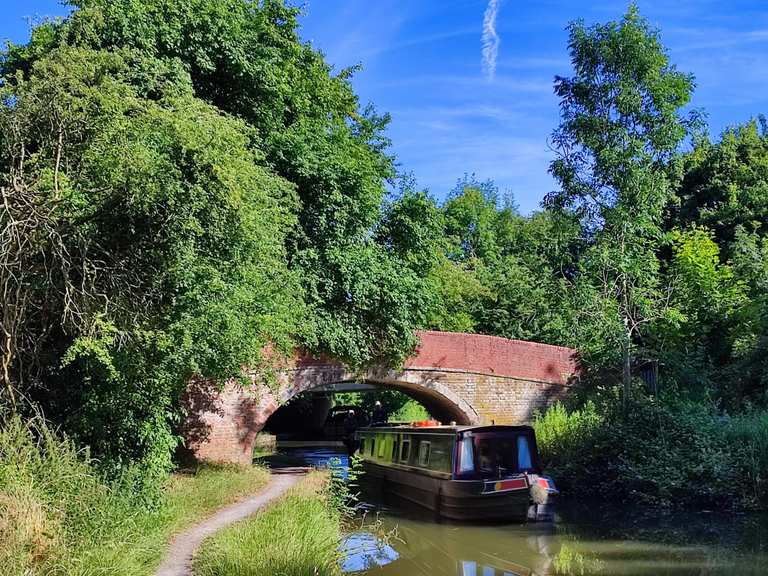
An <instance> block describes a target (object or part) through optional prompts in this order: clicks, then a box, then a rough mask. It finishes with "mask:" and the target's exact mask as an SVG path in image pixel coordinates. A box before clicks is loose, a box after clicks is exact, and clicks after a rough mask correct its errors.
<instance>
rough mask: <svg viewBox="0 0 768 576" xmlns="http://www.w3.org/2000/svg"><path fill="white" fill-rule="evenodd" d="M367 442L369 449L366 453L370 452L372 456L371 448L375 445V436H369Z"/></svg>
mask: <svg viewBox="0 0 768 576" xmlns="http://www.w3.org/2000/svg"><path fill="white" fill-rule="evenodd" d="M368 442H369V444H368V448H369V450H370V451H369V452H368V454H370V455H371V456H373V449H374V448H375V447H376V439H375V438H369V439H368Z"/></svg>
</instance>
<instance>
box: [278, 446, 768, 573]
mask: <svg viewBox="0 0 768 576" xmlns="http://www.w3.org/2000/svg"><path fill="white" fill-rule="evenodd" d="M286 452H287V454H289V455H290V457H292V458H299V459H304V461H306V462H308V463H312V464H315V465H323V464H325V463H327V462H328V461H329V460H330V459H332V458H336V457H341V458H342V459H344V462H345V463H346V459H345V457H344V456H343V455H342V454H340V453H338V452H337V451H334V450H331V449H305V450H289V451H286ZM369 504H375V505H376V510H378V512H377V513H372V512H370V511H369V512H368V514H367V522H368V524H367V525H366V524H365V523H363V525H362V526H361V528H360V530H359V531H357V532H355V533H354V534H351V535H349V536H348V537H347V541H346V545H345V550H344V551H345V558H344V560H343V567H344V569H345V571H346V572H347V573H351V574H359V575H365V576H374V575H376V576H395V575H396V576H427V575H429V576H436V575H450V576H453V575H457V576H512V575H525V576H529V575H531V576H532V575H541V576H543V575H590V574H603V575H621V576H651V575H664V576H689V575H690V576H693V575H697V576H701V575H721V574H722V575H726V574H727V575H733V576H747V575H749V576H753V575H754V576H757V575H758V574H759V575H765V574H768V515H733V514H720V513H696V514H693V513H687V514H664V513H661V512H659V513H652V514H651V513H648V511H639V510H611V509H607V508H600V507H596V506H584V505H582V506H579V505H575V504H572V503H567V504H565V505H561V506H560V508H559V510H558V514H557V521H556V522H555V523H554V524H527V525H478V524H455V523H449V522H438V521H435V519H434V518H433V517H432V516H431V515H429V514H423V513H421V512H420V511H417V510H413V509H412V508H410V507H406V506H402V505H399V504H397V503H392V502H387V503H386V505H385V506H382V505H381V504H382V503H378V502H376V503H369ZM383 534H384V535H388V536H387V537H386V538H385V539H381V538H380V535H383ZM375 535H379V536H375Z"/></svg>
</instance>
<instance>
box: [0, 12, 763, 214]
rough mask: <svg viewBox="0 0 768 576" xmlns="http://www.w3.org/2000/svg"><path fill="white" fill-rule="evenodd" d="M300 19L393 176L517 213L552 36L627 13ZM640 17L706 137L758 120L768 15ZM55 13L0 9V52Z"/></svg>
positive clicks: (539, 154)
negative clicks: (514, 206)
mask: <svg viewBox="0 0 768 576" xmlns="http://www.w3.org/2000/svg"><path fill="white" fill-rule="evenodd" d="M587 4H588V5H587ZM304 6H305V10H306V16H305V17H304V18H303V19H302V36H303V37H304V39H305V40H308V41H311V42H312V44H313V45H314V46H315V47H317V48H319V49H320V50H322V51H323V52H324V53H325V54H326V55H327V58H328V60H329V61H330V62H331V63H333V64H334V65H335V66H337V67H338V68H343V67H346V66H349V65H353V64H356V63H361V64H362V65H363V71H362V72H360V73H359V74H358V75H357V76H356V77H355V79H354V84H355V87H356V89H357V91H358V93H359V94H360V96H361V100H362V101H363V102H368V101H371V102H373V103H375V104H376V106H377V107H378V109H379V110H380V111H383V112H389V113H390V114H391V115H392V124H391V127H390V131H389V135H390V137H391V138H392V140H393V149H394V152H395V153H396V155H397V157H398V159H399V162H400V164H401V168H402V169H404V170H407V171H411V172H413V173H414V175H415V176H416V178H417V180H418V182H419V184H420V185H421V186H423V187H426V188H428V189H429V190H430V192H431V193H432V194H434V195H435V196H437V197H438V198H444V197H445V195H446V194H447V193H448V191H449V190H450V189H451V188H452V187H453V185H454V184H455V182H456V180H457V178H459V177H461V176H462V174H464V173H465V172H468V173H475V174H476V175H477V177H478V178H480V179H486V178H491V179H493V180H495V181H496V183H497V184H498V185H499V187H500V188H501V190H502V191H504V192H507V191H508V192H511V193H512V194H514V196H515V198H516V200H517V202H518V203H519V205H520V207H521V210H522V211H523V212H530V211H531V210H534V209H536V207H537V206H538V203H539V202H540V200H541V198H542V197H543V195H544V194H546V193H547V192H548V191H550V190H552V189H553V187H554V183H553V182H552V180H551V179H550V177H549V175H548V174H547V166H548V164H549V161H550V159H551V152H550V151H549V150H548V147H547V139H548V136H549V134H550V133H551V131H552V129H553V128H554V127H555V126H556V125H557V123H558V107H557V105H558V103H557V99H556V98H555V97H554V95H553V94H552V80H553V78H554V76H555V75H556V74H560V75H567V74H569V72H570V69H569V61H568V54H567V46H566V44H567V35H566V33H565V31H564V28H565V26H566V24H567V23H568V21H569V20H572V19H574V18H583V19H584V20H585V21H586V22H588V23H591V22H597V21H606V20H610V19H616V18H619V17H620V16H621V15H622V14H623V13H624V12H625V10H626V7H627V3H626V2H623V1H622V2H616V1H609V0H604V1H600V0H597V1H594V2H591V3H585V2H578V1H573V0H545V1H537V2H515V1H513V0H443V1H441V2H435V1H427V0H308V2H306V3H305V4H304ZM489 6H490V8H489ZM639 7H640V11H641V12H642V13H643V15H645V16H646V17H647V18H648V19H649V20H650V21H651V22H652V23H653V24H654V25H656V26H658V27H660V28H661V30H662V40H663V41H664V43H665V44H666V45H667V46H668V47H669V49H670V54H671V57H672V60H673V62H675V63H676V64H677V65H678V67H679V68H680V69H681V70H683V71H686V72H692V73H693V74H694V75H695V76H696V81H697V90H696V93H695V94H694V100H693V105H694V106H695V107H697V108H702V109H704V111H705V112H706V113H707V115H708V121H709V125H710V130H711V132H712V133H713V134H718V133H719V132H720V131H721V130H722V129H723V128H724V127H726V126H729V125H733V124H736V123H740V122H743V121H745V120H747V119H748V118H750V117H752V116H755V115H757V114H760V113H766V114H768V3H766V2H765V1H764V0H750V1H747V0H734V1H714V0H675V1H674V2H670V1H657V0H640V2H639ZM64 13H65V9H64V8H63V7H61V6H60V5H58V3H57V2H56V0H26V1H25V0H0V38H2V39H6V38H9V39H11V40H13V41H16V42H19V41H23V40H25V39H26V38H27V37H28V34H29V28H28V25H27V23H26V21H25V17H28V16H33V17H41V16H51V15H61V14H64ZM494 15H495V23H494V22H492V20H494V18H492V17H493V16H494ZM484 21H485V23H486V26H485V33H486V34H485V36H486V40H487V47H488V50H486V56H487V57H486V59H485V63H484V62H483V58H482V55H483V53H482V51H483V31H484ZM494 36H497V37H498V45H497V54H496V57H495V58H494V57H493V51H494V50H493V47H494ZM494 61H495V74H493V77H491V74H490V70H491V69H492V68H493V67H494V66H493V63H494ZM484 64H485V65H484Z"/></svg>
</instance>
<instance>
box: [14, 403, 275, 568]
mask: <svg viewBox="0 0 768 576" xmlns="http://www.w3.org/2000/svg"><path fill="white" fill-rule="evenodd" d="M139 474H140V471H139V470H129V471H127V472H126V473H125V475H124V477H123V478H122V480H120V481H117V482H111V483H107V482H105V481H104V480H103V479H102V477H101V475H100V474H99V472H98V471H97V467H96V466H95V463H94V462H93V461H92V460H91V459H90V458H89V457H88V454H87V453H86V452H83V451H82V450H79V449H78V448H77V447H76V446H75V445H74V444H73V443H72V442H71V441H69V440H67V439H66V438H63V437H61V436H59V435H57V434H56V433H54V432H53V431H52V430H51V429H50V428H49V427H48V426H47V425H46V423H45V422H44V420H43V419H42V418H32V419H30V420H27V421H23V420H22V419H21V418H19V417H18V416H12V417H9V418H7V419H6V420H5V421H4V422H3V423H2V426H0V574H2V575H3V576H43V575H45V576H101V575H103V576H107V575H110V576H115V575H120V576H145V575H148V574H151V573H152V572H153V569H154V567H155V566H156V565H157V563H158V562H159V560H160V558H161V556H162V553H163V550H164V548H165V545H166V542H167V540H168V539H169V537H170V535H171V534H172V533H173V532H174V531H176V530H178V529H180V528H181V527H183V526H184V525H186V524H188V523H190V522H193V521H195V520H197V519H199V518H201V517H203V516H205V515H206V514H208V513H209V512H210V511H211V510H213V509H214V508H217V507H219V506H222V505H224V504H227V503H230V502H232V501H234V500H236V499H238V498H240V497H242V496H244V495H245V494H248V493H251V492H253V491H255V490H257V489H259V488H260V487H261V486H262V485H264V484H265V483H266V481H267V478H268V474H267V472H266V471H265V470H263V469H259V468H253V469H251V468H203V469H201V470H199V471H198V473H196V474H186V475H177V476H175V477H173V478H171V479H169V480H168V481H167V483H166V484H165V486H163V487H161V488H160V487H158V489H157V493H156V494H148V493H139V492H137V491H136V486H137V485H144V486H145V487H144V489H145V491H146V490H152V489H151V488H150V487H147V486H146V485H145V484H144V483H143V482H137V481H136V475H139Z"/></svg>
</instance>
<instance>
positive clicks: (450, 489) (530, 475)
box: [358, 422, 558, 521]
mask: <svg viewBox="0 0 768 576" xmlns="http://www.w3.org/2000/svg"><path fill="white" fill-rule="evenodd" d="M358 440H359V443H360V444H359V445H360V448H359V452H358V455H359V457H360V458H361V460H362V466H363V472H364V474H363V478H362V480H363V483H364V487H365V488H367V489H373V491H374V492H378V493H379V494H381V495H384V496H387V495H393V496H396V497H397V498H400V499H404V500H406V501H409V502H412V503H414V504H417V505H419V506H422V507H425V508H428V509H429V510H432V511H433V512H435V513H436V514H438V515H439V516H442V517H444V518H449V519H452V520H494V521H524V520H526V519H528V520H534V521H546V520H551V519H552V517H553V508H552V505H553V503H554V499H555V496H556V495H557V493H558V491H557V489H556V488H555V484H554V482H553V481H552V479H551V478H549V477H547V476H543V475H542V473H541V467H540V465H539V457H538V451H537V448H536V438H535V435H534V431H533V428H531V427H530V426H455V425H451V426H444V425H440V424H439V423H437V422H422V423H415V424H413V425H406V426H386V427H370V428H361V429H360V430H358Z"/></svg>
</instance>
